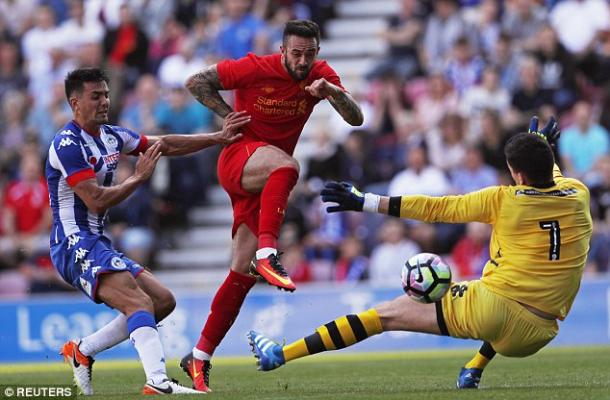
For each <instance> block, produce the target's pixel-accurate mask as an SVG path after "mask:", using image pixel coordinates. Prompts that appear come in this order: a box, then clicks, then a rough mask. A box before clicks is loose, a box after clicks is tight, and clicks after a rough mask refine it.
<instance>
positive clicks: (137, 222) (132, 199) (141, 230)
mask: <svg viewBox="0 0 610 400" xmlns="http://www.w3.org/2000/svg"><path fill="white" fill-rule="evenodd" d="M134 170H135V168H134V165H133V164H132V163H130V162H120V163H119V164H118V170H117V181H119V182H122V181H124V180H125V179H127V178H128V177H129V176H131V175H133V173H134ZM153 201H154V198H153V196H152V193H151V192H150V190H149V188H148V187H147V186H146V185H140V186H138V188H137V189H136V190H135V192H133V193H132V194H131V195H130V196H129V197H128V198H127V199H125V200H124V201H122V202H121V203H119V204H118V205H116V206H114V207H112V208H111V209H110V210H109V212H108V219H109V221H110V224H109V231H110V233H111V235H112V238H113V243H116V245H117V249H118V250H119V251H121V252H123V253H125V255H126V256H127V257H129V258H130V259H132V260H134V261H135V262H137V263H139V264H141V265H148V266H150V265H154V263H153V260H152V256H153V249H154V244H155V237H154V233H153V231H152V229H151V223H152V220H151V218H152V216H153V213H152V211H153V210H152V207H153Z"/></svg>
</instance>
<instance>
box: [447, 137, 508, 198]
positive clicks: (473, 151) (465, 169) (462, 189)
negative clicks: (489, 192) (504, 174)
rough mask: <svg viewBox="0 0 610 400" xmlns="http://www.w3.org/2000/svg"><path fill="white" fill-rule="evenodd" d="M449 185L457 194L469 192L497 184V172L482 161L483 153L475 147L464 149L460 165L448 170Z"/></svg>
mask: <svg viewBox="0 0 610 400" xmlns="http://www.w3.org/2000/svg"><path fill="white" fill-rule="evenodd" d="M450 176H451V185H452V186H453V190H454V191H455V193H457V194H464V193H470V192H474V191H477V190H481V189H483V188H486V187H489V186H494V185H497V184H498V183H499V182H498V172H497V171H496V170H494V169H493V168H492V167H490V166H489V165H486V164H485V163H484V162H483V154H481V150H480V149H479V148H477V147H474V146H470V147H468V148H467V149H466V155H465V157H464V163H463V165H462V166H458V167H457V168H455V169H453V170H451V171H450Z"/></svg>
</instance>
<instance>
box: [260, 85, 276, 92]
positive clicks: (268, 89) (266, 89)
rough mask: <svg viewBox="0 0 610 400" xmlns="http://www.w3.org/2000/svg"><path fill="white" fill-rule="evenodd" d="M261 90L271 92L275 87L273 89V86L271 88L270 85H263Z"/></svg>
mask: <svg viewBox="0 0 610 400" xmlns="http://www.w3.org/2000/svg"><path fill="white" fill-rule="evenodd" d="M261 90H262V91H263V92H265V93H267V94H269V93H272V92H274V91H275V89H274V88H272V87H271V86H265V87H263V88H262V89H261Z"/></svg>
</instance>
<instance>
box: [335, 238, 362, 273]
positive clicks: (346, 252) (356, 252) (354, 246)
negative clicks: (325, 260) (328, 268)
mask: <svg viewBox="0 0 610 400" xmlns="http://www.w3.org/2000/svg"><path fill="white" fill-rule="evenodd" d="M368 265H369V260H368V258H367V257H366V256H365V255H364V246H363V244H362V240H360V239H359V238H357V237H356V236H353V235H350V236H348V237H347V238H345V239H344V240H343V242H341V246H340V247H339V259H338V260H337V262H336V264H335V274H334V275H335V276H334V280H335V281H339V282H341V281H351V282H353V281H361V280H364V279H366V278H368Z"/></svg>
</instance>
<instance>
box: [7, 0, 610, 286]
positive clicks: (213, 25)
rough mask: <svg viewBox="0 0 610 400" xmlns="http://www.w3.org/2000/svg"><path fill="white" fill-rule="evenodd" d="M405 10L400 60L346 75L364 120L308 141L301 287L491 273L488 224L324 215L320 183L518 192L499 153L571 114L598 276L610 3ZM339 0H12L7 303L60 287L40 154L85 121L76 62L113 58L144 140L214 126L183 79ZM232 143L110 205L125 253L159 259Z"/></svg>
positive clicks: (568, 159)
mask: <svg viewBox="0 0 610 400" xmlns="http://www.w3.org/2000/svg"><path fill="white" fill-rule="evenodd" d="M397 2H398V3H400V11H399V13H398V14H396V15H393V16H391V17H390V18H389V20H388V21H387V29H386V30H384V31H383V32H380V33H379V35H380V37H381V38H382V39H383V40H384V41H385V42H387V52H386V54H385V56H383V57H381V58H379V59H378V60H377V62H376V63H375V65H374V66H373V67H372V68H371V69H370V70H369V71H368V72H367V73H366V74H365V75H364V76H363V77H362V80H361V83H360V86H359V87H348V89H349V90H350V91H352V93H353V94H354V95H355V96H357V97H358V100H359V102H360V103H361V104H362V107H363V109H364V110H365V118H366V121H365V124H364V126H363V127H361V128H360V129H356V130H347V127H342V128H341V129H335V127H336V126H337V123H336V121H333V120H329V121H328V124H327V125H326V126H323V127H320V128H318V130H317V131H316V132H314V133H313V138H312V139H311V140H312V141H313V142H314V145H313V146H314V148H315V151H313V152H311V154H310V155H308V156H307V157H306V159H305V160H304V161H303V163H302V164H303V165H302V177H301V181H300V183H299V185H298V186H297V188H296V189H295V191H294V193H293V194H292V196H291V201H290V205H289V209H288V210H287V212H286V223H285V224H284V228H283V231H282V235H281V238H280V239H281V248H282V249H283V251H284V255H283V256H282V263H283V264H284V265H285V266H286V268H287V269H288V270H289V272H290V274H291V276H292V277H293V279H294V280H295V281H319V280H336V281H358V280H367V279H368V280H369V281H371V282H373V283H379V284H383V283H385V282H394V281H395V280H396V279H397V276H398V273H399V272H398V271H400V268H401V266H402V264H404V262H405V260H406V259H407V258H408V257H410V256H411V255H414V254H416V253H418V252H421V251H430V252H436V253H440V254H444V255H446V257H447V259H448V261H449V263H450V264H451V265H452V266H453V270H454V273H455V274H456V275H459V276H472V275H477V274H479V273H480V272H481V269H482V267H483V265H484V263H485V261H486V259H487V257H488V254H487V248H488V241H489V235H490V230H489V227H488V226H486V225H483V224H477V223H472V224H468V225H465V226H463V225H458V224H436V225H431V224H423V223H416V222H413V221H400V220H394V219H388V218H387V217H386V218H384V217H382V216H379V215H373V214H359V213H337V214H327V213H326V212H325V211H324V206H323V205H322V204H321V203H320V200H319V199H318V196H317V193H318V192H319V189H320V187H321V184H322V182H324V181H325V180H329V179H334V180H345V181H350V182H353V183H354V184H356V185H357V186H358V187H360V188H361V189H363V190H370V191H374V192H377V193H380V194H388V195H400V194H413V193H418V194H428V195H446V194H460V193H466V192H470V191H473V190H478V189H480V188H483V187H486V186H489V185H495V184H509V183H510V182H511V181H510V176H509V175H508V171H507V168H506V165H505V160H504V155H503V151H502V149H503V145H504V143H505V142H506V140H507V139H508V138H509V137H510V136H511V135H512V134H514V133H516V132H519V131H523V130H525V129H526V128H527V122H528V120H529V118H530V117H531V116H532V115H534V114H537V115H539V116H540V118H541V120H543V121H544V120H546V119H547V118H548V117H549V116H550V115H558V116H559V119H560V122H561V125H562V129H563V133H562V137H561V139H560V141H559V145H558V148H557V155H558V162H559V163H560V165H561V167H562V169H563V172H564V174H565V175H567V176H573V177H577V178H579V179H582V180H583V181H584V182H585V183H587V185H588V186H589V187H590V189H591V203H592V208H591V210H592V215H593V217H594V221H595V224H594V226H595V230H594V236H593V240H592V243H591V252H590V255H589V265H588V266H587V271H588V273H591V274H593V273H598V272H601V273H604V272H607V271H608V268H609V262H610V260H609V259H610V211H609V209H610V144H609V140H610V134H609V130H610V5H609V3H608V2H607V1H605V0H560V1H549V0H547V1H543V0H538V1H530V0H506V1H498V0H462V1H457V0H436V1H416V0H397ZM335 3H336V2H333V1H328V0H217V1H214V0H200V1H197V0H192V1H176V2H174V1H165V0H37V1H31V0H2V1H0V148H1V151H0V204H1V205H2V206H1V212H0V295H3V294H10V293H14V294H19V293H28V292H40V291H48V290H61V289H63V288H65V285H63V284H62V283H61V282H60V280H59V279H58V278H57V275H56V274H55V273H54V271H53V269H52V266H51V265H50V262H49V259H48V231H49V221H50V215H49V214H50V212H49V208H48V201H47V198H48V193H47V189H46V185H45V182H44V172H43V166H44V161H45V159H46V154H47V149H48V146H49V144H50V142H51V140H52V137H53V135H54V134H55V133H56V132H57V131H58V129H59V128H61V127H62V126H63V125H64V124H65V123H66V122H67V121H68V120H70V118H71V110H70V108H69V106H68V103H67V102H66V100H65V94H64V89H63V79H64V77H65V75H66V73H67V72H68V71H70V70H72V69H74V68H77V67H85V66H102V67H103V68H104V69H105V70H106V71H107V72H108V73H109V75H110V80H111V82H110V88H111V110H110V120H111V123H114V124H118V125H123V126H125V127H128V128H130V129H133V130H135V131H137V132H141V133H144V134H147V135H155V134H165V133H182V134H189V133H193V132H206V131H213V130H214V129H215V128H216V127H217V126H219V122H220V121H219V120H218V119H217V118H216V117H214V115H213V114H212V113H211V112H210V110H208V109H206V108H205V107H203V106H201V105H200V104H199V103H197V102H196V101H195V100H194V99H193V98H192V96H191V95H190V94H189V93H188V92H187V91H186V90H185V88H184V86H183V83H184V81H185V79H186V78H187V77H188V76H189V75H190V74H192V73H193V72H196V71H198V70H200V69H202V68H203V67H205V66H207V65H210V64H212V63H215V62H217V61H219V60H221V59H224V58H238V57H241V56H244V55H245V54H246V53H247V52H255V53H257V54H268V53H271V52H274V51H277V49H278V48H279V45H280V43H281V36H282V29H283V25H284V23H285V22H286V21H287V20H289V19H292V18H309V19H313V20H315V21H316V22H318V23H319V24H320V26H321V28H322V29H323V33H324V28H325V22H326V21H327V20H329V19H330V18H333V17H334V15H335V10H334V7H335V6H336V4H335ZM323 40H324V39H323ZM321 46H322V47H323V46H324V42H322V44H321ZM331 66H332V62H331ZM333 118H335V117H333ZM336 118H340V117H338V116H336ZM218 151H219V149H213V150H206V151H203V152H201V153H199V154H198V155H197V156H195V157H183V158H171V159H164V160H162V161H161V162H160V163H159V165H158V167H157V170H156V172H155V175H154V177H153V179H152V180H151V181H150V183H149V184H148V185H146V186H142V187H141V188H140V189H139V190H138V191H137V192H136V193H134V194H133V196H131V197H130V198H129V199H128V200H127V201H126V202H124V203H123V204H121V205H120V206H118V207H115V208H114V209H112V210H111V211H110V215H109V216H110V220H111V222H112V224H111V228H110V230H109V234H110V235H112V237H113V239H114V241H115V244H116V245H117V247H118V248H119V249H120V250H121V251H124V252H125V253H126V254H127V255H128V256H129V257H131V258H133V259H134V260H136V261H139V262H141V263H143V264H146V265H152V266H154V255H155V249H157V248H158V247H159V237H160V235H162V233H163V231H165V230H167V229H171V228H176V227H178V228H180V229H183V228H186V227H188V226H189V223H190V221H189V218H188V210H189V209H191V208H192V207H194V206H198V205H202V204H205V203H206V193H207V189H208V188H209V186H210V185H211V184H213V183H214V182H215V179H216V178H215V162H216V158H217V155H218ZM120 165H121V168H122V170H121V175H122V176H129V175H130V174H131V173H132V169H133V160H128V159H126V160H124V161H123V162H122V163H120Z"/></svg>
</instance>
